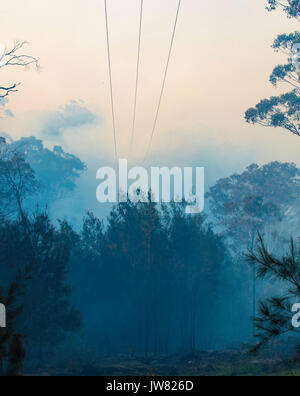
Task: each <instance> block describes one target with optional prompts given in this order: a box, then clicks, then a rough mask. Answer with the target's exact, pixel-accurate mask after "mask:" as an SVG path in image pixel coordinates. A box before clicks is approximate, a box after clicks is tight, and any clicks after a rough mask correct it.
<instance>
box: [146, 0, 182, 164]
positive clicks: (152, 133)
mask: <svg viewBox="0 0 300 396" xmlns="http://www.w3.org/2000/svg"><path fill="white" fill-rule="evenodd" d="M180 7H181V0H179V1H178V7H177V12H176V18H175V23H174V28H173V33H172V39H171V44H170V49H169V53H168V60H167V65H166V69H165V74H164V78H163V84H162V88H161V92H160V97H159V101H158V106H157V110H156V115H155V119H154V124H153V128H152V132H151V136H150V141H149V144H148V147H147V151H146V155H145V158H144V161H143V162H145V161H146V159H147V157H148V155H149V153H150V150H151V147H152V142H153V137H154V134H155V131H156V126H157V121H158V116H159V111H160V108H161V103H162V98H163V94H164V90H165V86H166V81H167V75H168V70H169V66H170V60H171V55H172V50H173V46H174V40H175V34H176V29H177V25H178V19H179V13H180Z"/></svg>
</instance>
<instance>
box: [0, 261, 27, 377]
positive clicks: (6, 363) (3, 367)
mask: <svg viewBox="0 0 300 396" xmlns="http://www.w3.org/2000/svg"><path fill="white" fill-rule="evenodd" d="M4 264H5V263H3V262H0V268H1V267H2V266H3V265H4ZM27 276H28V274H27V273H26V271H25V272H24V273H19V274H18V275H17V277H16V279H15V281H14V282H12V283H11V285H10V286H9V288H8V290H7V291H4V290H2V289H0V303H2V304H4V305H5V306H6V307H7V327H6V328H2V329H0V376H3V375H6V376H7V375H8V376H16V375H19V374H21V371H22V369H23V364H24V359H25V347H24V338H23V336H22V335H21V334H20V333H19V332H18V330H17V329H16V327H15V322H16V320H17V318H18V316H19V315H20V313H21V312H22V309H23V304H22V303H21V301H20V298H22V297H23V296H24V288H25V282H26V279H27Z"/></svg>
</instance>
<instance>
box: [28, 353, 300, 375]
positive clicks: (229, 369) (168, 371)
mask: <svg viewBox="0 0 300 396" xmlns="http://www.w3.org/2000/svg"><path fill="white" fill-rule="evenodd" d="M59 366H61V368H59ZM27 374H28V375H32V374H33V373H27ZM34 375H44V376H45V375H46V376H47V375H49V376H53V375H54V376H139V375H141V376H300V363H296V361H295V360H294V359H291V358H289V359H288V358H286V357H283V353H280V352H275V351H267V352H266V351H265V352H259V353H258V354H252V353H249V349H248V348H244V349H243V350H238V351H237V350H228V351H222V352H215V351H214V352H212V351H211V352H197V353H191V354H183V355H161V356H156V357H149V358H145V357H132V356H125V355H119V356H114V357H106V358H101V359H97V361H94V362H90V363H88V364H87V363H86V362H80V359H76V361H74V360H71V361H68V362H64V364H63V365H55V368H53V367H49V368H48V369H45V370H41V371H39V370H38V372H36V371H35V373H34Z"/></svg>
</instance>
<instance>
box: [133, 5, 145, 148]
mask: <svg viewBox="0 0 300 396" xmlns="http://www.w3.org/2000/svg"><path fill="white" fill-rule="evenodd" d="M143 6H144V0H141V9H140V25H139V40H138V57H137V67H136V84H135V95H134V109H133V123H132V132H131V142H130V154H131V153H132V149H133V142H134V134H135V122H136V108H137V95H138V87H139V72H140V59H141V39H142V23H143Z"/></svg>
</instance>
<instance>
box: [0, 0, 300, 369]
mask: <svg viewBox="0 0 300 396" xmlns="http://www.w3.org/2000/svg"><path fill="white" fill-rule="evenodd" d="M278 7H281V8H283V10H284V12H285V13H286V14H287V16H288V17H289V18H293V19H295V18H296V19H298V18H299V15H300V3H299V1H298V0H296V1H287V2H277V1H276V0H269V1H268V10H269V11H273V10H275V9H276V8H278ZM299 37H300V36H299V32H294V33H291V34H286V35H280V36H278V37H277V38H276V39H275V41H274V44H273V48H274V50H275V51H283V52H284V53H285V54H287V57H288V60H287V64H285V65H281V66H277V67H276V68H275V69H274V71H273V72H272V75H271V77H270V81H271V83H272V84H273V85H274V86H277V85H278V84H286V86H288V87H290V91H289V92H287V93H285V94H283V95H281V96H278V97H275V96H274V97H272V98H270V99H264V100H262V101H261V102H260V103H258V104H257V105H256V106H255V107H253V108H251V109H249V110H248V111H247V112H246V114H245V119H246V121H247V122H248V123H253V124H256V123H258V124H260V125H263V126H266V127H271V128H272V127H275V128H282V130H283V131H285V132H288V133H292V134H294V135H296V136H300V121H299V114H300V98H299V89H300V73H298V70H297V68H296V67H295V63H293V62H291V61H290V60H291V58H293V56H294V55H295V51H294V45H295V44H296V43H298V42H299ZM25 46H26V43H15V46H14V48H13V49H12V50H11V51H9V53H8V54H6V57H7V58H6V63H2V66H1V67H5V66H9V65H11V64H14V65H16V66H19V67H24V66H30V65H33V66H38V60H37V59H36V58H33V57H30V56H25V55H20V54H23V52H22V51H23V48H24V47H25ZM20 51H21V52H20ZM1 67H0V68H1ZM17 88H18V86H17V85H16V84H11V85H9V86H3V87H0V98H1V103H2V107H3V109H5V103H6V98H7V96H8V95H10V94H13V93H14V91H16V90H17ZM295 139H297V138H296V137H295ZM296 143H297V141H295V144H296ZM86 169H87V167H86V165H85V164H84V163H83V161H81V159H79V158H78V157H77V156H75V155H72V154H69V153H66V152H65V151H64V150H63V148H62V147H60V146H55V147H54V148H53V149H49V148H46V147H45V146H44V144H43V141H42V140H39V139H37V138H35V137H31V138H22V139H19V140H13V139H11V138H10V137H9V136H8V135H6V134H3V137H1V139H0V303H2V304H4V305H5V306H6V309H7V327H6V328H1V329H0V375H22V374H24V373H27V372H30V373H32V372H40V371H43V370H45V371H47V370H50V371H51V367H53V366H57V367H58V366H59V365H64V362H65V361H66V362H73V363H72V364H75V363H74V360H76V362H77V363H76V364H80V362H84V363H83V366H85V367H88V368H86V370H87V372H86V373H87V374H90V373H92V372H93V370H92V369H91V367H92V366H97V359H98V360H99V361H100V360H101V359H103V357H112V356H118V355H120V354H121V355H122V356H128V357H130V358H132V359H134V358H136V357H137V356H139V357H142V358H143V359H145V360H144V361H145V362H147V359H150V358H151V357H153V356H170V355H172V354H178V355H180V356H188V357H189V358H188V360H191V359H192V357H193V356H195V355H194V354H196V353H197V351H198V352H199V351H209V350H213V351H222V350H227V349H229V348H237V349H239V348H241V346H242V345H243V344H244V345H245V344H247V348H246V349H247V351H249V350H250V349H251V348H252V349H253V351H254V352H257V351H258V350H259V349H261V348H263V347H265V346H266V345H269V343H270V342H271V341H272V340H273V339H276V340H278V339H279V340H282V342H283V343H284V340H285V339H286V337H287V336H288V335H289V334H290V333H292V334H293V333H296V335H297V329H295V328H293V326H292V325H291V320H292V305H293V303H294V302H295V301H296V302H297V299H298V300H299V298H300V253H299V252H300V246H299V227H300V204H299V196H300V169H299V168H298V167H297V165H296V164H294V163H292V162H290V163H282V162H271V163H267V164H264V165H258V164H251V165H249V166H248V167H247V168H246V169H245V170H244V171H243V172H241V173H235V174H233V175H228V177H227V178H222V179H219V180H218V181H217V182H216V183H215V184H214V185H213V186H210V189H209V191H208V192H207V195H206V201H207V204H208V205H207V209H206V211H205V213H202V214H194V215H189V214H186V211H185V208H186V204H185V203H175V202H172V203H170V204H158V203H153V202H151V199H149V201H150V202H149V203H142V202H137V203H132V202H127V203H119V204H116V205H115V206H114V207H113V208H111V210H110V214H109V216H108V217H107V218H101V217H98V216H97V215H96V214H95V213H91V212H86V215H85V217H84V218H83V219H82V222H81V224H80V225H78V224H72V222H71V221H69V220H66V219H56V218H55V215H53V211H52V205H53V204H54V203H55V202H57V201H58V200H59V199H61V198H62V197H65V196H70V195H71V194H73V192H74V191H75V189H76V188H77V181H78V179H79V178H80V177H81V174H82V173H83V172H85V171H86ZM149 198H150V197H149ZM298 302H300V301H298ZM294 346H295V348H294ZM296 346H297V337H296V339H295V340H294V339H293V351H294V350H296ZM216 353H217V352H216ZM120 359H121V358H120ZM69 364H71V363H69ZM70 370H71V369H70ZM67 374H68V373H67Z"/></svg>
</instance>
